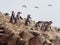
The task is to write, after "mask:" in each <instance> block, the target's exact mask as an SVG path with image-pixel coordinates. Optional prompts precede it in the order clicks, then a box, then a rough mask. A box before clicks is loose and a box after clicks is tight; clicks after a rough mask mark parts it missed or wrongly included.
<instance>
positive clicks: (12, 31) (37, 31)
mask: <svg viewBox="0 0 60 45" xmlns="http://www.w3.org/2000/svg"><path fill="white" fill-rule="evenodd" d="M9 21H10V16H9V15H4V14H2V13H1V12H0V45H60V32H59V28H56V27H53V26H51V25H50V24H49V26H48V27H47V26H46V25H47V24H46V25H45V26H46V28H47V29H46V30H44V29H45V27H44V22H45V23H46V21H41V22H40V23H37V24H38V25H39V26H38V25H37V27H35V24H36V22H35V21H32V20H31V21H30V22H31V23H30V24H29V25H28V26H25V24H24V23H25V21H26V18H23V20H21V19H19V20H17V23H15V24H13V23H10V22H9ZM47 23H48V22H47ZM41 28H42V29H41Z"/></svg>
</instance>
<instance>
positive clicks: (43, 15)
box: [0, 0, 60, 27]
mask: <svg viewBox="0 0 60 45" xmlns="http://www.w3.org/2000/svg"><path fill="white" fill-rule="evenodd" d="M49 4H51V5H52V6H51V7H49V6H48V5H49ZM22 5H26V6H27V8H24V7H22ZM35 6H38V7H39V8H35ZM12 10H14V11H15V12H16V13H17V12H18V11H20V12H22V14H21V16H22V17H26V16H27V15H28V14H31V17H32V20H35V21H38V20H44V21H45V20H48V21H50V20H51V21H53V25H54V26H57V27H60V0H0V11H1V12H8V13H11V11H12Z"/></svg>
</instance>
